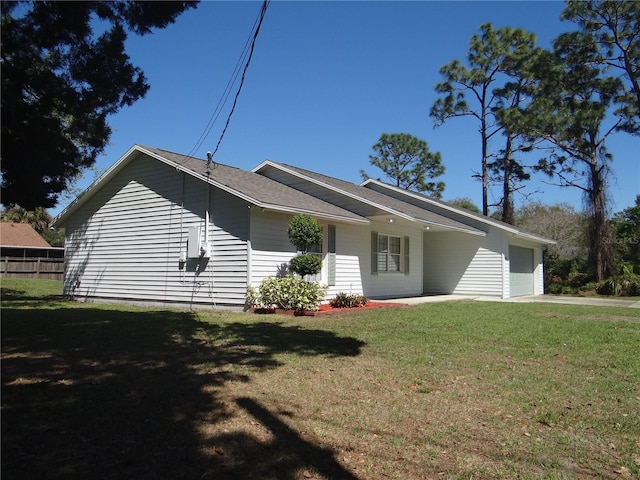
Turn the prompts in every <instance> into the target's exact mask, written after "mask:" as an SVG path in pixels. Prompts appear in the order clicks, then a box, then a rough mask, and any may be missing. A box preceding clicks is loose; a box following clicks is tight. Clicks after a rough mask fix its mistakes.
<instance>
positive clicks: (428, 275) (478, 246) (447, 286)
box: [423, 230, 504, 297]
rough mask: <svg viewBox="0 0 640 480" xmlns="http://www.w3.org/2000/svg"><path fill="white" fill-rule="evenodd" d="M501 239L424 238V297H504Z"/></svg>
mask: <svg viewBox="0 0 640 480" xmlns="http://www.w3.org/2000/svg"><path fill="white" fill-rule="evenodd" d="M501 243H502V235H501V234H500V233H498V232H496V231H495V230H492V231H490V232H489V233H488V234H487V236H486V237H479V236H475V235H466V234H463V233H456V232H446V233H445V232H437V233H429V232H426V233H425V235H424V251H425V257H424V267H423V268H424V291H425V293H439V294H451V293H453V294H461V295H488V296H497V297H502V296H503V281H504V278H503V277H504V275H503V258H502V254H501V253H500V252H501Z"/></svg>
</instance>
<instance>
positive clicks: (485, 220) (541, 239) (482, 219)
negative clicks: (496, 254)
mask: <svg viewBox="0 0 640 480" xmlns="http://www.w3.org/2000/svg"><path fill="white" fill-rule="evenodd" d="M368 183H376V184H378V185H381V186H383V187H385V188H391V189H397V188H396V187H394V186H393V185H389V184H386V183H384V182H381V181H379V180H374V179H372V178H368V179H366V180H365V181H364V182H362V183H361V184H360V185H361V186H366V184H368ZM397 190H399V189H397ZM402 193H404V194H406V195H408V196H412V197H415V198H417V199H419V200H421V201H423V202H425V203H429V204H431V205H434V206H436V207H439V208H443V209H444V210H448V211H450V212H454V213H457V214H459V215H462V216H464V217H467V218H470V219H472V220H477V221H479V222H482V223H486V224H487V225H491V226H493V227H496V228H499V229H501V230H504V231H506V232H509V233H511V234H513V235H514V236H516V237H522V238H526V239H527V240H533V241H535V242H538V243H543V244H547V245H555V243H556V241H555V240H552V239H550V238H544V237H540V236H538V235H533V234H530V233H525V232H521V231H520V230H518V229H517V228H514V227H509V226H507V225H502V224H500V223H497V222H494V221H492V220H491V218H489V217H486V216H482V217H480V216H478V215H475V214H474V213H472V212H466V211H465V210H464V209H461V208H455V207H452V206H450V205H447V204H444V203H440V202H436V201H433V200H430V199H429V198H427V197H424V196H422V195H421V196H418V195H415V194H413V192H411V191H409V190H407V191H403V192H402Z"/></svg>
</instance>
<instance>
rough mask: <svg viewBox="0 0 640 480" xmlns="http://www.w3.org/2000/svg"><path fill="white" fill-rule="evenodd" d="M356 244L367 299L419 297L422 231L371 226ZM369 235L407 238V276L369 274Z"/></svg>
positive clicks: (406, 227) (396, 224)
mask: <svg viewBox="0 0 640 480" xmlns="http://www.w3.org/2000/svg"><path fill="white" fill-rule="evenodd" d="M361 230H363V233H364V234H365V236H366V238H364V237H365V236H363V237H362V238H361V239H360V240H359V241H358V244H357V245H358V247H359V249H360V251H361V254H360V255H361V257H360V268H361V269H362V278H363V285H364V294H365V295H366V296H367V297H371V298H393V297H409V296H419V295H422V229H420V228H416V227H411V226H402V225H399V224H398V223H393V224H390V223H381V222H379V223H372V224H371V226H370V228H369V231H368V232H367V231H366V229H361ZM371 232H378V233H379V234H383V235H392V236H398V237H401V241H402V239H403V238H404V237H405V236H407V237H409V247H410V252H409V259H410V263H411V265H410V268H409V274H408V275H407V274H405V272H394V273H386V272H379V273H377V274H373V275H372V274H371Z"/></svg>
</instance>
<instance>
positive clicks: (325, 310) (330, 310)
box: [252, 301, 407, 317]
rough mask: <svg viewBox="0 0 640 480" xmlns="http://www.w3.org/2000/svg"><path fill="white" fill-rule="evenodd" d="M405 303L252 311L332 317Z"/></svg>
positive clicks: (403, 305) (326, 304) (324, 305)
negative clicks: (310, 310)
mask: <svg viewBox="0 0 640 480" xmlns="http://www.w3.org/2000/svg"><path fill="white" fill-rule="evenodd" d="M406 306H407V305H406V304H405V303H394V302H371V301H369V302H367V303H366V304H365V305H364V306H363V307H346V308H336V307H332V306H331V305H330V304H328V303H323V304H322V305H320V307H319V309H318V310H317V311H315V312H307V311H304V312H298V311H294V310H282V309H280V308H260V309H254V310H252V311H253V313H258V314H268V313H279V314H282V315H297V316H305V317H314V316H320V315H332V314H335V313H347V312H353V311H357V310H372V309H376V308H390V307H406Z"/></svg>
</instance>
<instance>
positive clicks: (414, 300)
mask: <svg viewBox="0 0 640 480" xmlns="http://www.w3.org/2000/svg"><path fill="white" fill-rule="evenodd" d="M452 300H478V301H486V302H509V303H531V302H539V303H564V304H568V305H587V306H589V305H591V306H599V307H623V308H625V307H626V308H640V300H618V299H613V298H609V297H569V296H565V295H531V296H526V297H513V298H510V299H508V300H502V299H499V298H493V297H482V296H478V295H428V296H424V297H409V298H394V299H388V300H376V301H382V302H394V303H404V304H406V305H420V304H422V303H432V302H448V301H452Z"/></svg>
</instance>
